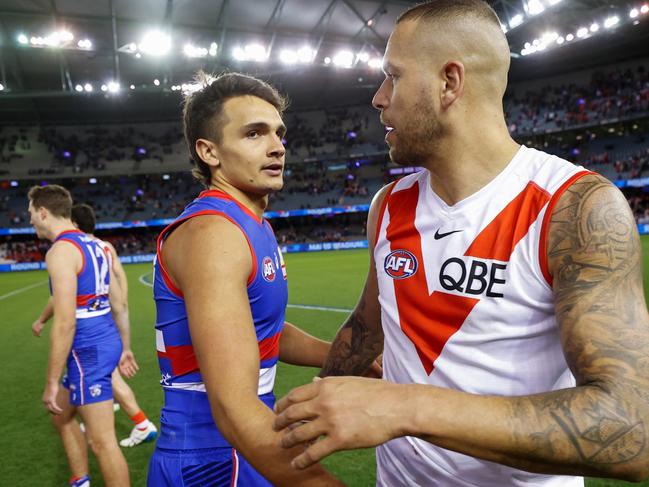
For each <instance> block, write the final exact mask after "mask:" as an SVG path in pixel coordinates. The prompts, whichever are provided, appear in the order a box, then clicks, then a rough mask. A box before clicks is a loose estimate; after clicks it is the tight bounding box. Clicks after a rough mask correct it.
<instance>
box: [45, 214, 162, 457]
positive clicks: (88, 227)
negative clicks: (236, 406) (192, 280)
mask: <svg viewBox="0 0 649 487" xmlns="http://www.w3.org/2000/svg"><path fill="white" fill-rule="evenodd" d="M71 220H72V223H73V224H74V225H75V226H76V227H77V228H78V229H79V230H81V231H82V232H83V233H85V234H86V235H88V236H90V237H92V238H94V239H96V240H97V242H99V244H100V245H101V246H102V248H103V249H104V251H105V252H106V255H108V257H109V260H110V266H111V268H112V270H113V273H114V275H115V279H116V280H117V281H118V283H119V288H120V290H121V291H122V294H123V295H122V302H123V303H124V312H123V314H124V315H125V319H124V322H125V323H126V325H127V327H126V330H125V336H126V338H127V339H126V340H124V339H123V340H122V348H123V352H122V354H123V355H130V356H132V354H133V352H132V351H131V346H130V320H129V319H128V280H127V278H126V273H125V272H124V267H123V266H122V264H121V262H120V260H119V256H118V255H117V251H116V250H115V247H113V246H112V245H111V243H110V242H106V241H104V240H100V239H98V238H97V237H95V235H94V232H95V225H96V222H97V220H96V218H95V212H94V210H93V209H92V207H91V206H90V205H87V204H85V203H81V204H76V205H74V206H73V207H72V211H71ZM53 315H54V303H53V299H52V297H50V299H49V300H48V302H47V304H46V305H45V308H44V309H43V311H42V312H41V314H40V316H39V317H38V319H37V320H36V321H34V323H33V324H32V333H33V334H34V336H37V337H40V336H41V332H42V331H43V328H44V327H45V324H46V322H47V321H48V320H49V319H50V318H51V317H52V316H53ZM130 362H131V363H132V365H133V366H134V367H137V362H136V361H135V359H134V358H133V359H132V361H130ZM136 371H137V369H133V370H128V371H127V373H128V376H129V377H131V376H133V375H134V374H135V372H136ZM111 384H112V388H113V395H114V397H115V401H117V403H119V404H120V405H121V406H122V408H123V409H124V412H125V413H126V414H128V416H129V418H131V421H133V429H132V430H131V434H130V435H129V436H128V438H124V439H123V440H121V441H120V442H119V444H120V446H124V447H133V446H136V445H139V444H141V443H145V442H150V441H153V440H155V438H156V436H157V434H158V430H157V428H156V427H155V425H154V424H153V423H152V422H151V421H149V419H148V418H147V417H146V415H145V414H144V411H142V409H141V408H140V406H139V405H138V403H137V400H136V398H135V394H134V393H133V390H132V389H131V388H130V387H129V385H128V384H127V383H126V381H125V380H124V379H123V378H122V376H121V374H120V372H119V368H115V370H114V371H113V376H112V380H111ZM84 441H85V440H84Z"/></svg>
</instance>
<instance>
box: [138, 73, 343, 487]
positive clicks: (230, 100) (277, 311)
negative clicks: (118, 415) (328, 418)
mask: <svg viewBox="0 0 649 487" xmlns="http://www.w3.org/2000/svg"><path fill="white" fill-rule="evenodd" d="M198 81H199V83H200V85H201V88H200V89H199V90H197V91H196V92H195V93H193V94H192V95H190V96H188V97H187V99H186V101H185V107H184V129H185V136H186V140H187V144H188V146H189V150H190V152H191V155H192V159H193V160H194V164H195V165H196V168H195V170H194V174H195V175H196V176H197V179H199V180H200V181H201V182H202V183H203V184H204V185H205V186H206V187H207V188H208V189H206V190H205V191H203V192H202V193H201V194H200V195H199V196H198V198H197V199H195V200H194V201H193V202H191V203H190V204H189V205H188V206H187V207H186V208H185V210H184V211H183V213H182V214H181V215H180V216H179V217H178V218H177V219H176V221H175V222H173V223H172V224H171V225H170V226H169V227H167V228H166V229H165V230H163V231H162V233H161V234H160V236H159V238H158V249H157V256H156V261H155V263H154V297H155V301H156V310H157V318H156V342H157V343H156V344H157V350H158V359H159V363H160V371H161V374H162V381H161V384H162V386H163V390H164V398H165V399H164V400H165V404H164V407H163V409H162V412H161V422H160V437H159V439H158V441H157V444H156V450H155V452H154V454H153V457H152V459H151V463H150V465H149V474H148V485H149V486H150V487H160V486H174V485H189V484H190V483H192V485H194V484H198V483H200V484H201V485H210V486H221V485H222V486H231V485H241V486H270V485H290V486H296V485H300V486H309V485H314V486H315V485H340V483H339V482H338V481H337V480H336V479H334V478H333V477H332V476H330V475H329V474H328V473H327V472H325V470H324V469H323V468H322V467H320V466H318V465H315V466H312V467H310V468H308V469H306V470H300V471H298V470H295V469H293V468H292V467H291V466H290V460H291V458H292V457H293V456H294V455H296V454H297V453H298V452H299V447H298V448H296V449H295V450H292V451H286V450H284V449H282V448H281V447H280V445H279V440H280V434H278V433H277V432H275V431H273V427H272V422H273V418H274V415H273V412H272V410H271V408H272V406H273V404H274V400H275V399H274V396H273V392H272V390H273V384H274V379H275V370H276V362H277V360H278V359H280V360H282V361H285V362H288V363H293V364H298V365H311V366H321V365H322V364H323V363H324V359H325V357H326V354H327V351H328V349H329V344H328V343H326V342H323V341H320V340H316V339H315V338H313V337H310V336H309V335H306V334H305V333H303V332H301V331H300V330H299V329H297V328H296V327H293V326H291V325H288V324H287V326H284V312H285V307H286V303H287V285H286V271H285V268H284V263H283V260H282V256H281V253H280V251H279V247H278V245H277V241H276V240H275V236H274V234H273V231H272V229H271V227H270V225H269V223H268V222H267V221H266V220H264V219H263V211H264V209H265V208H266V206H267V204H268V195H269V193H271V192H272V191H278V190H280V189H281V188H282V185H283V176H282V175H283V168H284V152H285V151H284V146H283V144H282V137H283V136H284V133H285V130H286V129H285V127H284V124H283V122H282V118H281V112H282V110H283V107H284V101H283V99H282V98H281V96H280V95H279V94H278V93H277V91H276V90H275V89H274V88H272V87H271V86H269V85H267V84H266V83H264V82H262V81H260V80H258V79H255V78H252V77H249V76H244V75H241V74H237V73H228V74H222V75H220V76H218V77H217V78H216V79H214V80H210V79H208V78H207V76H206V75H205V74H203V73H199V76H198ZM282 328H283V329H282Z"/></svg>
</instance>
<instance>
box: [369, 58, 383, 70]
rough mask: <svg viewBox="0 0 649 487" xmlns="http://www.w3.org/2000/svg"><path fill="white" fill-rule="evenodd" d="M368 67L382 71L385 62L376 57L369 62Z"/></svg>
mask: <svg viewBox="0 0 649 487" xmlns="http://www.w3.org/2000/svg"><path fill="white" fill-rule="evenodd" d="M367 65H368V66H369V67H370V68H372V69H381V68H382V67H383V60H382V59H381V58H378V57H374V58H372V59H370V60H369V61H367Z"/></svg>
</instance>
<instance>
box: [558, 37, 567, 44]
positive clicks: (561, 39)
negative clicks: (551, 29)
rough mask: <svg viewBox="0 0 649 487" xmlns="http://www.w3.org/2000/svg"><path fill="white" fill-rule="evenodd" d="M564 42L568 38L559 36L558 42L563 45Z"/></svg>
mask: <svg viewBox="0 0 649 487" xmlns="http://www.w3.org/2000/svg"><path fill="white" fill-rule="evenodd" d="M564 42H566V40H565V39H564V37H563V36H559V37H557V44H559V45H561V44H563V43H564Z"/></svg>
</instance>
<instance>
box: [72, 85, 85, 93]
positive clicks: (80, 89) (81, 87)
mask: <svg viewBox="0 0 649 487" xmlns="http://www.w3.org/2000/svg"><path fill="white" fill-rule="evenodd" d="M74 89H75V91H78V92H82V91H83V86H81V85H76V86H75V87H74Z"/></svg>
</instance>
